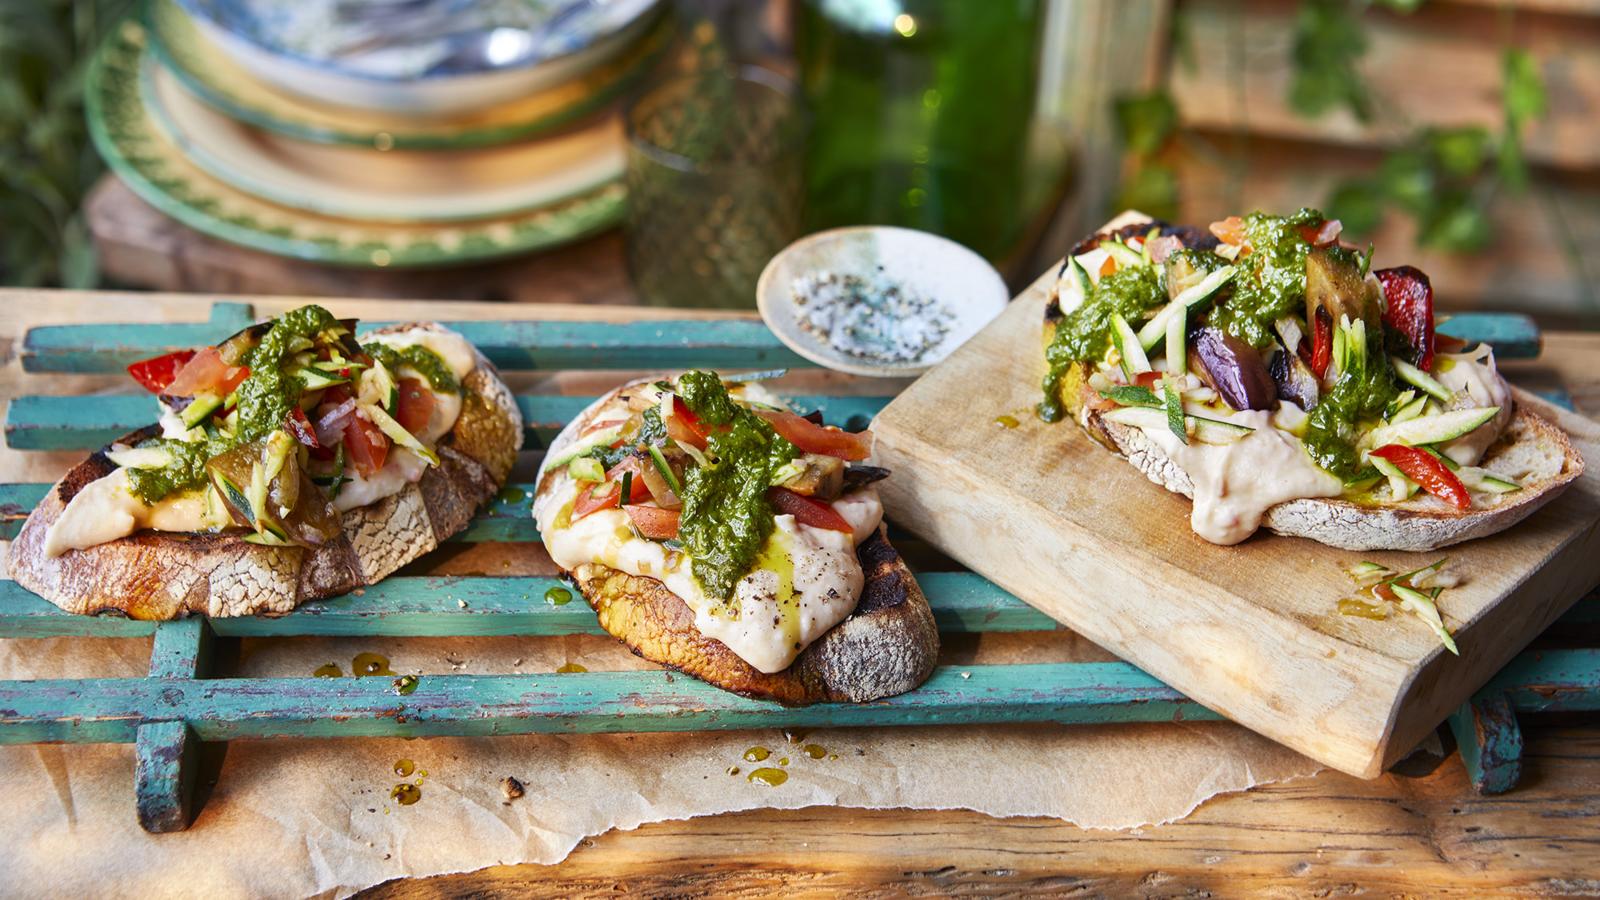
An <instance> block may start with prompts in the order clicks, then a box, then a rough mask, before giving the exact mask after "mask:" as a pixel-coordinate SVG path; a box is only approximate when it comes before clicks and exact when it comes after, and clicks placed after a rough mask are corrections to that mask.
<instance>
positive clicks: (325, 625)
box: [0, 572, 1057, 677]
mask: <svg viewBox="0 0 1600 900" xmlns="http://www.w3.org/2000/svg"><path fill="white" fill-rule="evenodd" d="M917 581H918V583H919V584H920V585H921V586H922V590H923V593H925V594H926V595H927V597H928V603H929V605H930V606H931V607H932V608H933V614H934V618H935V620H936V621H937V622H938V624H939V630H940V631H943V632H946V633H950V634H955V633H962V632H996V631H1049V630H1051V629H1053V628H1056V627H1057V626H1056V623H1055V621H1054V620H1052V619H1051V618H1050V617H1049V616H1046V615H1045V614H1044V613H1041V612H1039V611H1038V610H1036V609H1034V608H1033V607H1031V606H1028V605H1027V604H1025V603H1023V602H1022V601H1020V600H1018V599H1017V598H1015V597H1013V596H1012V595H1010V594H1008V593H1006V592H1005V591H1003V590H1001V589H1000V588H998V587H995V586H994V585H993V584H990V583H989V582H988V581H985V580H984V579H983V578H981V577H979V576H977V575H974V574H972V573H970V572H929V573H925V574H922V575H920V576H918V578H917ZM561 584H562V582H560V581H558V580H556V579H554V578H526V577H505V578H485V577H470V578H468V577H460V578H457V577H438V576H405V575H401V576H394V577H391V578H387V579H384V580H383V581H380V582H379V583H377V584H375V585H372V586H370V587H367V588H365V589H363V592H362V594H361V595H360V596H357V595H354V594H346V595H344V596H342V597H334V598H330V599H328V600H314V601H312V602H310V603H305V604H302V605H301V606H300V607H299V608H298V609H296V610H295V611H294V612H291V613H289V614H288V615H284V616H273V617H267V616H234V617H228V618H216V619H210V620H209V625H208V626H205V627H206V628H207V629H209V631H211V632H215V633H216V634H217V635H220V636H223V637H289V636H297V635H346V636H379V635H384V636H391V635H392V636H411V637H421V636H427V637H468V636H488V635H508V636H525V637H532V636H548V635H559V634H600V633H601V630H600V626H599V624H598V623H597V622H596V621H595V617H594V612H593V611H592V610H590V609H589V607H588V606H587V605H585V604H582V603H568V604H565V605H563V606H551V605H550V604H548V603H545V602H544V592H545V591H546V590H549V589H550V588H552V587H556V586H558V585H561ZM463 601H464V602H465V603H466V606H464V607H463V606H462V605H461V603H462V602H463ZM206 621H207V620H202V619H184V620H180V621H177V622H163V623H160V624H159V625H158V624H157V623H153V622H140V621H135V620H132V619H125V618H122V617H120V616H79V615H73V614H72V613H68V612H64V611H62V610H61V609H59V608H57V607H56V606H55V605H54V604H52V603H50V602H49V601H47V600H43V599H41V598H39V597H36V596H34V595H33V594H31V593H29V592H28V591H26V590H24V589H23V588H22V587H21V586H20V585H18V584H17V583H16V582H15V581H8V580H0V638H26V637H55V636H60V635H96V636H105V637H117V636H121V637H132V636H139V635H147V634H151V633H152V632H154V633H156V635H157V640H156V646H155V648H154V651H153V653H152V655H151V666H152V669H151V673H152V675H158V676H159V672H171V671H180V668H179V667H180V666H182V665H184V663H183V660H184V659H185V657H184V655H183V654H184V652H185V651H187V652H188V653H189V654H190V656H189V658H191V659H192V656H193V653H194V652H197V651H193V650H187V648H192V647H200V646H203V645H202V642H201V640H200V636H202V635H203V630H202V625H204V623H205V622H206ZM158 660H161V661H164V662H162V663H161V666H160V668H159V670H158V668H157V661H158ZM166 660H171V662H165V661H166ZM190 670H191V671H192V670H193V668H192V665H191V669H190ZM159 677H175V676H159Z"/></svg>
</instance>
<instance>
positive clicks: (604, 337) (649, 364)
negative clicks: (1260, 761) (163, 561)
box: [21, 304, 1539, 374]
mask: <svg viewBox="0 0 1600 900" xmlns="http://www.w3.org/2000/svg"><path fill="white" fill-rule="evenodd" d="M223 305H227V306H231V307H241V308H245V309H246V310H248V308H247V307H243V306H242V304H218V306H223ZM214 315H215V313H214ZM228 315H229V316H230V317H231V318H230V319H229V321H230V323H231V324H229V325H228V326H226V327H223V326H220V325H218V324H215V323H206V324H194V325H185V324H169V325H47V326H40V327H37V328H32V329H29V331H28V333H27V334H26V335H25V336H24V338H23V342H22V352H21V356H22V365H23V368H24V369H26V370H27V371H29V372H73V373H79V374H87V373H94V372H120V371H122V369H123V368H124V367H126V366H127V365H128V364H129V363H131V362H135V361H137V360H140V359H145V358H148V357H151V356H156V355H159V354H161V353H164V352H168V351H171V350H176V349H181V348H184V347H194V346H197V345H200V344H209V343H215V342H216V341H219V340H221V339H223V338H225V337H227V336H228V335H229V334H232V333H233V332H234V331H237V330H238V329H239V328H242V327H243V326H244V325H245V324H248V316H246V318H245V319H243V320H239V319H238V318H237V313H236V312H230V313H228ZM385 324H389V323H384V322H364V323H362V328H363V330H365V329H367V328H377V327H381V326H383V325H385ZM444 324H445V325H447V326H448V327H450V328H454V329H456V330H457V331H459V332H461V333H462V334H463V335H464V336H466V338H467V339H468V340H469V341H471V342H472V343H473V344H474V345H476V346H477V347H478V348H479V349H481V350H482V351H483V352H484V355H485V356H487V357H488V358H489V360H490V362H493V363H494V364H495V365H496V366H499V367H500V368H503V369H518V370H520V369H649V368H655V369H680V368H687V367H690V366H704V367H710V368H717V369H739V368H768V367H773V366H785V367H795V368H799V367H811V366H813V365H814V364H813V363H811V362H809V361H807V360H805V359H803V358H802V357H800V356H798V355H796V354H795V353H794V352H793V351H791V350H789V349H788V348H787V347H785V346H783V344H782V343H780V342H779V341H778V339H777V338H776V337H775V336H774V335H773V334H772V332H770V331H768V330H767V327H766V326H765V325H763V324H762V323H760V322H758V321H753V320H749V319H713V320H696V319H687V320H663V321H656V322H651V321H644V322H621V323H618V322H532V321H523V322H503V321H502V322H446V323H444ZM1439 330H1440V331H1441V332H1443V333H1445V334H1451V335H1455V336H1457V337H1460V338H1463V339H1465V340H1471V341H1486V342H1488V343H1491V344H1493V345H1494V347H1495V352H1496V353H1497V354H1498V355H1499V357H1500V358H1502V359H1526V358H1531V357H1534V356H1537V355H1538V353H1539V329H1538V326H1537V325H1535V324H1534V323H1533V320H1532V319H1529V318H1528V317H1527V316H1522V315H1517V314H1512V313H1461V314H1458V315H1456V316H1455V317H1454V318H1452V319H1450V320H1449V321H1448V322H1446V323H1445V324H1444V325H1442V326H1440V329H1439Z"/></svg>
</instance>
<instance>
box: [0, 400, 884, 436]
mask: <svg viewBox="0 0 1600 900" xmlns="http://www.w3.org/2000/svg"><path fill="white" fill-rule="evenodd" d="M593 400H594V398H593V397H565V396H555V395H538V394H535V395H521V396H518V397H517V406H518V407H519V408H520V409H521V410H522V419H523V423H524V425H525V430H524V432H523V437H524V440H525V442H526V443H527V446H529V447H542V446H545V445H546V444H548V443H549V442H550V441H551V440H553V439H554V438H555V436H556V434H557V433H559V432H560V431H561V428H562V427H563V426H564V425H566V423H568V422H570V421H572V420H573V419H574V418H576V417H577V415H578V413H580V412H582V411H583V408H584V407H585V406H588V405H589V403H591V402H592V401H593ZM788 400H789V402H790V403H791V404H793V405H794V407H795V408H796V409H799V410H801V411H804V412H810V411H811V410H813V409H816V410H821V412H822V415H823V417H824V418H825V419H826V420H827V421H828V422H829V424H835V425H840V426H842V427H845V428H849V429H851V430H855V431H859V430H860V429H862V428H865V427H867V424H868V423H869V422H870V421H871V420H872V417H873V416H875V415H877V414H878V410H880V409H882V408H883V407H884V405H885V404H887V403H888V402H889V400H890V398H888V397H823V396H793V397H789V398H788ZM155 416H156V404H155V401H154V400H153V399H151V398H150V397H149V396H147V395H138V394H114V395H109V396H89V397H44V396H38V395H31V394H25V395H23V396H20V397H17V398H16V399H14V400H12V401H11V404H10V405H9V406H8V407H7V408H6V417H5V436H6V445H7V446H9V447H11V448H12V449H15V450H97V449H99V448H101V447H104V446H105V445H106V444H108V443H110V442H111V441H114V440H116V439H117V438H119V437H122V436H123V435H125V434H127V433H129V432H130V431H133V430H135V429H138V428H143V427H144V426H146V425H149V424H150V423H151V422H153V421H154V420H155Z"/></svg>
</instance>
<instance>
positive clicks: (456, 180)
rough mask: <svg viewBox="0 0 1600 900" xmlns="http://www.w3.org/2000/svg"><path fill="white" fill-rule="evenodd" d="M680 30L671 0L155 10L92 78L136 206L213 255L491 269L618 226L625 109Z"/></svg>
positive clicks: (109, 148)
mask: <svg viewBox="0 0 1600 900" xmlns="http://www.w3.org/2000/svg"><path fill="white" fill-rule="evenodd" d="M352 10H354V11H355V12H354V13H352V12H351V11H352ZM386 16H387V17H389V18H385V17H386ZM427 16H436V17H441V18H439V20H438V21H437V22H436V23H434V24H432V25H430V24H429V23H428V19H427ZM372 22H388V23H391V24H390V25H389V29H390V30H391V31H392V30H393V29H394V28H396V27H398V28H400V29H402V30H404V29H407V28H409V29H412V30H415V29H417V28H419V27H420V28H422V29H424V30H423V31H422V32H421V33H422V34H423V35H437V39H430V38H428V37H421V38H414V39H412V40H410V41H409V42H407V43H405V44H401V45H397V44H394V43H393V41H392V36H390V37H386V36H385V33H384V31H383V30H376V31H375V30H374V28H373V26H372V24H371V23H372ZM496 26H498V27H496ZM361 28H365V29H366V32H365V33H363V32H362V31H360V30H358V29H361ZM671 28H672V24H671V21H670V17H669V16H666V15H664V14H662V12H661V10H660V9H659V0H607V2H594V0H589V2H573V0H299V2H297V3H295V4H284V3H280V2H276V0H144V3H143V4H142V15H141V16H140V17H139V20H137V21H135V20H129V21H126V22H124V23H122V25H121V26H120V27H119V28H118V29H115V30H114V31H113V33H112V35H111V36H110V37H109V38H108V39H107V41H106V43H105V45H104V46H103V47H102V48H101V49H100V51H99V54H98V55H97V57H96V59H95V63H94V65H93V66H92V67H91V70H90V73H89V84H88V91H87V107H88V116H89V125H90V129H91V133H92V134H93V136H94V140H95V143H96V146H97V147H98V148H99V150H100V153H101V155H102V156H104V157H105V158H106V161H107V163H108V164H109V165H110V166H111V167H112V169H113V170H114V171H115V172H116V173H117V174H118V175H119V176H120V177H121V178H122V179H123V180H124V181H125V182H127V184H128V185H129V186H130V187H131V188H132V189H133V190H134V191H135V192H136V193H138V194H139V195H140V196H141V197H143V198H144V199H145V200H146V201H148V202H149V203H151V204H152V205H154V206H155V207H157V208H158V209H160V210H162V211H163V212H165V213H167V214H168V215H170V216H172V217H173V218H176V219H178V220H179V221H181V222H183V223H184V224H186V225H189V226H190V227H192V228H195V229H197V230H199V231H201V232H204V233H206V234H210V235H212V236H214V237H219V238H222V239H224V240H228V241H232V242H234V243H238V244H243V245H246V246H249V247H254V248H256V249H260V250H265V251H268V252H271V253H278V254H282V255H286V256H293V257H298V258H302V259H310V260H317V261H322V262H333V263H342V264H348V265H361V266H416V265H439V264H448V263H454V262H465V261H469V260H478V259H487V258H490V257H496V256H504V255H509V254H513V253H519V252H524V251H528V250H534V249H538V248H543V247H549V246H553V245H555V244H559V243H562V242H565V241H570V240H573V239H575V238H578V237H581V236H583V235H586V234H590V233H592V232H594V231H597V230H600V229H603V228H605V227H607V226H610V225H612V224H615V223H616V222H617V221H619V220H620V219H621V216H622V212H623V199H624V198H623V193H624V192H623V186H622V178H623V169H624V163H625V155H626V154H625V145H624V138H623V133H622V126H621V119H620V114H619V113H618V111H617V105H618V103H619V98H620V97H621V96H622V95H623V94H624V93H625V92H626V91H627V90H628V89H629V88H630V87H631V86H632V85H633V84H634V83H635V82H636V81H637V80H638V78H639V77H640V76H641V75H642V74H643V73H644V72H646V71H647V70H648V69H649V67H650V66H651V65H652V64H653V63H654V61H655V59H656V58H657V57H658V56H659V55H660V53H661V51H662V50H663V48H664V47H665V46H666V44H667V43H668V41H669V40H670V38H671ZM374 35H376V36H374ZM485 37H486V38H487V41H485V40H484V38H485ZM352 51H355V52H352ZM497 53H498V54H500V56H501V57H502V59H501V60H500V62H501V65H498V66H484V65H483V61H484V60H485V59H490V60H493V59H495V56H496V54H497ZM507 54H510V55H511V61H510V62H506V61H505V57H506V55H507Z"/></svg>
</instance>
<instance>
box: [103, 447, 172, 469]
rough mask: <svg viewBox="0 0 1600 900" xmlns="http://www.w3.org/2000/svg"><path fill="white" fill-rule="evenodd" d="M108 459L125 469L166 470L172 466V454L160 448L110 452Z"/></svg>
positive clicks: (133, 448)
mask: <svg viewBox="0 0 1600 900" xmlns="http://www.w3.org/2000/svg"><path fill="white" fill-rule="evenodd" d="M106 459H109V460H111V461H112V462H114V463H116V464H117V465H118V466H119V467H121V468H124V469H164V468H166V467H167V466H169V465H171V464H172V453H171V451H168V450H163V449H162V448H160V447H130V448H128V449H127V450H111V451H108V452H107V453H106Z"/></svg>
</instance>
